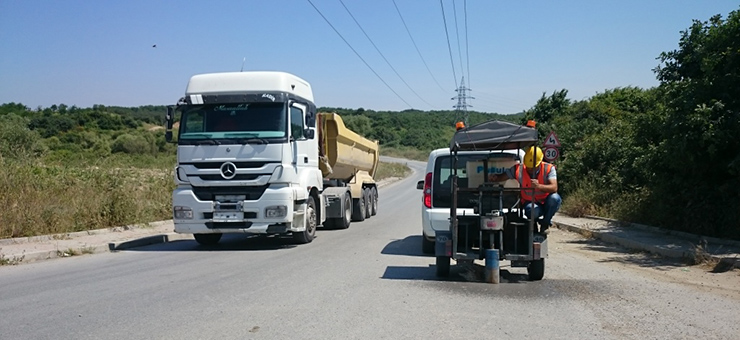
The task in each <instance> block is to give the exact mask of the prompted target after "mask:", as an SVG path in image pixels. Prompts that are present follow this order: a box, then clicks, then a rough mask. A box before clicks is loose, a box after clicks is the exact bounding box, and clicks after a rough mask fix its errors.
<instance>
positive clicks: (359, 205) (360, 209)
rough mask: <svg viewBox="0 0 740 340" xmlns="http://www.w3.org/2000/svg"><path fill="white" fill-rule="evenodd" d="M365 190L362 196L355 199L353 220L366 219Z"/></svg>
mask: <svg viewBox="0 0 740 340" xmlns="http://www.w3.org/2000/svg"><path fill="white" fill-rule="evenodd" d="M364 194H365V192H364V191H363V193H362V194H360V197H358V198H356V199H353V200H352V201H353V203H354V204H353V205H352V221H357V222H361V221H364V220H365V195H364Z"/></svg>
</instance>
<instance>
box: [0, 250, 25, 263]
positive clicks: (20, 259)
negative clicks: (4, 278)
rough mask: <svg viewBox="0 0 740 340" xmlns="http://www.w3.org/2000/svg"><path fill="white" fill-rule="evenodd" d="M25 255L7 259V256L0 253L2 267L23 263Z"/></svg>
mask: <svg viewBox="0 0 740 340" xmlns="http://www.w3.org/2000/svg"><path fill="white" fill-rule="evenodd" d="M25 258H26V256H25V255H21V256H13V257H12V258H7V257H5V255H3V254H2V253H0V266H15V265H18V264H20V263H21V262H23V259H25Z"/></svg>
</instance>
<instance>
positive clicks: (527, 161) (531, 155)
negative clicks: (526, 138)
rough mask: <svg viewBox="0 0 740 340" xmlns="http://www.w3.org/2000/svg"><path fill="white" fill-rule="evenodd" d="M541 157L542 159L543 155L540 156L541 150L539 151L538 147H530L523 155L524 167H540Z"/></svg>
mask: <svg viewBox="0 0 740 340" xmlns="http://www.w3.org/2000/svg"><path fill="white" fill-rule="evenodd" d="M535 156H537V157H535ZM543 157H544V154H542V149H540V148H539V147H538V146H531V147H529V149H527V152H526V153H525V154H524V166H526V167H528V168H535V167H538V166H540V163H542V158H543ZM532 163H534V164H532Z"/></svg>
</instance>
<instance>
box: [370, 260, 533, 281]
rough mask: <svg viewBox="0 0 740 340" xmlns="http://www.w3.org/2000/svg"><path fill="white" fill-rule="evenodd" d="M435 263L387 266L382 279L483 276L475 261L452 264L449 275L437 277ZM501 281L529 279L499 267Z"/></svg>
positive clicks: (477, 279)
mask: <svg viewBox="0 0 740 340" xmlns="http://www.w3.org/2000/svg"><path fill="white" fill-rule="evenodd" d="M436 271H437V268H436V266H435V265H429V266H428V267H402V266H388V267H386V269H385V273H383V276H382V277H381V278H382V279H388V280H417V281H451V282H480V283H483V281H484V278H485V273H484V266H482V265H480V264H477V263H472V264H471V263H464V264H459V265H452V266H451V267H450V276H449V277H437V274H436ZM499 275H500V282H501V283H523V282H527V281H529V276H528V275H527V274H526V273H517V272H511V271H510V270H509V269H503V268H502V269H501V270H500V272H499Z"/></svg>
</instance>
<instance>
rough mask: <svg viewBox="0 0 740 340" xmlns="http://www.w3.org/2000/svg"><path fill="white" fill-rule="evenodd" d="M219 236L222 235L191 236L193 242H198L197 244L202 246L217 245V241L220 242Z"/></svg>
mask: <svg viewBox="0 0 740 340" xmlns="http://www.w3.org/2000/svg"><path fill="white" fill-rule="evenodd" d="M221 235H223V234H221V233H217V234H193V237H195V242H198V243H199V244H201V245H204V246H208V245H214V244H216V243H218V241H220V240H221Z"/></svg>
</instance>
